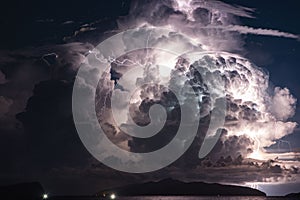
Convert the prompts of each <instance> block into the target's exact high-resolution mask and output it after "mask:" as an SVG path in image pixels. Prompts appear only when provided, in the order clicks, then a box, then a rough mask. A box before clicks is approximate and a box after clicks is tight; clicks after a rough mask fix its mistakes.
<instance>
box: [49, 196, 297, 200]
mask: <svg viewBox="0 0 300 200" xmlns="http://www.w3.org/2000/svg"><path fill="white" fill-rule="evenodd" d="M51 199H52V198H50V199H49V200H51ZM294 199H295V200H297V198H284V197H259V196H222V197H217V196H201V197H200V196H137V197H117V198H116V200H294ZM53 200H107V199H103V198H74V199H72V198H53Z"/></svg>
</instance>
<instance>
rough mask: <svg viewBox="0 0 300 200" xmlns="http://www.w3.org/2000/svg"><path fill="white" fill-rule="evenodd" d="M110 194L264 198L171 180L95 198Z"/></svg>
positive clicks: (242, 189)
mask: <svg viewBox="0 0 300 200" xmlns="http://www.w3.org/2000/svg"><path fill="white" fill-rule="evenodd" d="M111 194H117V195H118V196H158V195H159V196H180V195H184V196H266V194H265V193H264V192H261V191H259V190H256V189H252V188H248V187H242V186H233V185H221V184H218V183H204V182H189V183H186V182H182V181H178V180H173V179H165V180H162V181H158V182H147V183H142V184H132V185H128V186H124V187H117V188H110V189H106V190H103V191H100V192H99V193H97V196H109V195H111Z"/></svg>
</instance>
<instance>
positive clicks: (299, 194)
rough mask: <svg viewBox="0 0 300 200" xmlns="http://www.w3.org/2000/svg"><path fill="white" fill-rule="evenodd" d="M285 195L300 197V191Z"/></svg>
mask: <svg viewBox="0 0 300 200" xmlns="http://www.w3.org/2000/svg"><path fill="white" fill-rule="evenodd" d="M285 197H289V198H297V199H300V192H298V193H291V194H287V195H285Z"/></svg>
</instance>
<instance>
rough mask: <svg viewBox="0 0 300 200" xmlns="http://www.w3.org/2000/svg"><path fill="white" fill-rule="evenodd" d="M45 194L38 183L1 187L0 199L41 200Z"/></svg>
mask: <svg viewBox="0 0 300 200" xmlns="http://www.w3.org/2000/svg"><path fill="white" fill-rule="evenodd" d="M44 193H45V191H44V189H43V187H42V185H41V184H40V183H38V182H30V183H19V184H14V185H8V186H0V199H3V200H4V199H5V200H40V199H42V197H43V194H44Z"/></svg>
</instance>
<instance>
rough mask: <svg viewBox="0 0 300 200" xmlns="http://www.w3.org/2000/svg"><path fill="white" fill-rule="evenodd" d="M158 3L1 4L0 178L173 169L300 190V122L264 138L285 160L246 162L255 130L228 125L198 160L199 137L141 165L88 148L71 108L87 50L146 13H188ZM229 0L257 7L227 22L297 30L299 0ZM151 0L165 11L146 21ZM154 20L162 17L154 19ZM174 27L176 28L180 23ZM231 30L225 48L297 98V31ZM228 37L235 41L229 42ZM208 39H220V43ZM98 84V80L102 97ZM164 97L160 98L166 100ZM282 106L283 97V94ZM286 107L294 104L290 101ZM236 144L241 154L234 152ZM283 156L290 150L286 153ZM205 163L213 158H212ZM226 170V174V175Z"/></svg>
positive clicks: (186, 175)
mask: <svg viewBox="0 0 300 200" xmlns="http://www.w3.org/2000/svg"><path fill="white" fill-rule="evenodd" d="M153 2H154V3H153ZM153 2H152V3H151V1H140V2H139V3H137V4H132V5H137V6H136V7H133V6H130V5H131V2H130V1H129V0H119V1H118V0H110V1H100V0H86V1H75V2H74V1H65V0H64V1H58V0H52V1H48V0H45V1H38V0H28V1H20V0H12V1H10V2H9V3H2V5H1V6H0V9H1V10H0V16H1V17H0V24H1V27H2V28H1V32H0V44H1V45H0V137H1V139H0V156H1V165H0V185H8V184H13V183H18V182H30V181H39V182H41V183H42V185H43V186H44V188H45V190H46V191H47V192H49V194H93V193H95V192H97V191H100V190H101V189H103V188H105V187H114V186H120V185H126V184H129V183H139V182H144V181H150V180H160V179H164V178H170V177H171V178H174V179H180V180H184V181H195V180H199V181H206V182H219V183H228V184H236V185H246V186H252V187H255V188H257V189H260V190H262V191H264V192H266V193H267V194H268V195H285V194H287V193H289V192H299V191H298V190H299V188H300V187H299V186H300V176H299V173H300V172H299V167H300V164H299V159H300V157H299V155H300V129H299V128H298V126H295V127H294V128H293V131H292V133H290V134H289V133H286V134H284V135H283V137H281V138H275V139H273V141H272V142H273V143H272V144H271V145H268V146H264V150H265V151H267V152H268V153H274V154H275V153H278V156H277V157H279V160H275V161H274V162H273V161H270V160H268V159H264V160H260V161H257V163H258V164H257V165H258V166H256V168H255V170H252V168H251V167H253V166H252V165H251V166H250V164H249V163H250V161H249V160H247V158H246V157H247V156H246V154H247V152H245V154H243V152H242V150H241V149H246V148H247V147H248V146H249V145H250V144H251V142H250V139H251V138H250V139H249V138H247V137H244V136H241V135H236V136H235V135H230V134H229V135H227V136H226V135H225V134H224V137H223V136H222V137H221V139H220V141H219V142H218V143H217V144H216V147H215V148H214V149H213V151H212V152H211V154H209V157H210V159H211V160H207V159H203V160H201V162H200V161H199V158H197V152H198V151H199V146H197V144H193V145H194V146H192V147H191V148H190V149H189V150H188V151H187V152H186V154H185V155H184V156H183V157H181V158H180V159H179V160H177V161H176V162H175V163H173V164H171V165H170V166H168V167H167V168H165V169H161V170H158V171H155V172H150V173H145V174H132V173H126V172H120V171H117V170H114V169H111V168H109V167H107V166H105V165H104V164H102V163H101V162H99V161H98V160H97V159H95V158H94V157H93V156H92V155H91V154H90V153H89V152H88V151H87V149H86V148H85V146H84V145H83V143H82V141H81V140H80V138H79V136H78V134H77V131H76V128H75V125H74V121H73V114H72V91H73V85H74V80H75V77H76V73H77V71H78V68H79V66H80V64H81V62H82V61H83V59H84V57H85V56H87V55H88V54H89V52H90V51H91V50H92V49H93V48H94V47H95V46H97V45H98V44H99V43H100V42H102V41H103V40H105V39H107V38H109V37H110V36H112V35H114V34H115V33H116V32H121V31H124V30H126V28H129V27H130V28H134V27H135V25H137V24H138V23H136V24H135V23H134V22H135V20H136V21H138V20H141V21H143V20H145V21H147V22H148V23H149V24H151V25H153V26H159V25H160V24H163V23H169V24H172V23H173V22H174V23H175V24H176V23H177V21H176V20H177V19H178V20H180V19H181V18H179V17H178V18H175V17H174V19H173V18H172V20H169V21H167V20H166V21H167V22H166V21H164V19H165V18H167V17H169V16H170V15H172V14H174V15H176V16H182V15H184V11H182V10H181V11H176V12H175V11H174V9H175V8H169V7H168V5H171V3H170V2H172V1H171V0H170V1H153ZM155 2H157V5H163V6H161V9H160V7H159V6H157V7H155V6H153V5H154V4H155ZM214 2H218V1H214ZM223 2H225V3H227V4H230V5H240V6H243V7H248V8H252V10H251V11H249V12H250V13H251V15H252V16H253V17H243V16H241V15H239V14H232V13H231V14H232V15H229V17H228V21H229V23H231V22H232V23H234V24H239V25H241V26H242V25H243V26H247V27H252V28H257V29H259V28H262V29H273V30H279V31H282V32H285V33H290V34H294V35H299V34H300V23H299V22H298V19H300V12H299V8H300V2H298V1H297V0H286V1H259V0H252V1H246V0H224V1H223ZM151 5H152V6H151ZM214 5H216V6H215V9H221V10H222V9H225V8H226V7H225V6H224V5H223V4H218V3H216V4H214ZM234 8H238V9H240V10H238V11H240V12H244V11H245V10H243V9H242V8H240V7H234ZM155 9H158V10H159V12H157V13H159V14H157V13H156V14H157V15H159V16H156V15H151V17H153V19H152V18H151V19H150V17H149V20H148V18H147V19H146V18H145V16H146V17H147V14H149V13H150V14H151V12H152V10H155ZM207 9H208V10H209V9H210V8H207ZM145 10H146V12H144V11H145ZM246 11H247V9H246ZM148 12H149V13H148ZM153 12H154V11H153ZM224 12H225V11H224ZM170 13H171V14H170ZM203 13H205V12H203ZM143 17H144V18H143ZM200 17H201V16H200ZM202 17H203V15H202ZM226 19H227V18H226ZM155 20H157V21H158V20H161V21H160V22H159V23H158V22H157V21H155ZM185 20H186V21H188V19H186V18H185V19H184V20H182V21H180V22H178V23H179V24H180V23H185ZM174 27H175V29H176V25H174ZM182 30H183V29H182ZM247 30H248V31H249V29H247ZM175 31H177V30H175ZM178 31H181V30H178ZM226 33H227V32H226ZM231 33H232V32H230V33H228V35H227V34H226V37H227V38H221V39H224V47H223V46H222V49H221V50H222V51H227V52H230V53H235V54H238V55H240V56H243V57H245V58H247V59H249V60H250V61H251V62H252V63H254V64H255V65H257V66H258V67H260V68H261V70H262V71H264V72H265V74H268V76H269V81H270V82H269V87H268V88H267V89H266V92H267V93H268V94H270V96H271V97H273V96H272V95H274V94H273V93H274V88H275V87H280V88H288V90H289V92H288V95H289V94H292V96H293V98H288V97H289V96H288V97H287V98H288V99H289V100H291V101H292V99H300V79H299V77H298V76H299V74H300V68H299V58H300V42H299V41H300V39H299V37H298V39H295V38H287V37H277V36H270V35H261V34H251V33H247V34H245V33H241V32H234V33H232V34H231ZM208 35H209V34H208ZM212 37H214V36H212ZM219 37H220V36H219V35H218V36H217V37H216V38H217V39H220V38H219ZM230 38H231V39H233V40H234V41H235V43H233V42H231V41H230V40H229V39H230ZM212 44H213V45H212V48H214V47H215V46H214V45H215V43H212ZM226 45H227V46H226ZM206 46H208V45H206ZM122 72H123V71H122V70H120V71H118V69H116V68H113V67H112V70H111V71H110V73H111V74H110V79H109V80H110V81H118V80H119V79H120V76H121V74H122ZM119 87H120V88H122V85H121V84H120V86H119ZM102 90H103V89H101V87H100V95H99V96H100V99H101V95H102V93H101V91H102ZM166 98H167V97H166ZM170 98H171V99H172V98H173V97H172V96H171V97H170ZM159 102H160V103H161V102H162V103H163V101H162V100H160V101H159ZM274 102H275V103H273V104H272V106H273V107H276V109H275V111H274V109H273V111H270V112H272V113H273V114H274V113H275V114H274V116H275V117H277V116H281V115H280V114H278V112H279V113H280V112H281V110H280V109H282V112H283V113H285V111H286V110H285V108H286V107H284V106H282V107H281V106H278V107H277V106H276V101H274ZM278 102H279V103H281V102H282V101H281V100H280V101H278ZM147 103H148V104H147ZM152 103H153V102H151V101H150V102H146V103H145V102H144V104H143V105H142V106H141V107H143V106H145V110H147V109H148V110H149V108H148V107H149V105H152ZM283 105H287V104H285V103H283ZM147 106H148V107H147ZM272 106H271V107H272ZM287 106H288V108H290V107H289V106H290V104H288V105H287ZM293 106H295V105H293ZM141 107H140V109H141ZM273 107H272V108H273ZM143 108H144V107H143ZM291 109H292V108H291ZM245 112H246V111H245ZM293 112H294V113H295V114H294V115H292V114H290V113H289V114H287V116H288V117H282V118H280V117H278V121H283V122H284V123H288V122H296V123H297V124H299V123H300V109H299V107H298V106H296V107H295V110H294V111H291V113H293ZM135 117H136V116H135ZM176 120H177V119H176ZM141 121H143V120H141ZM104 125H105V129H106V130H108V131H110V132H113V133H112V134H115V132H114V131H115V129H114V125H112V124H109V123H105V124H104ZM172 128H173V127H171V128H170V127H169V128H166V129H165V130H164V131H165V132H166V133H168V132H170V131H172V130H173V129H172ZM275 128H276V127H275ZM269 129H270V132H272V131H273V130H272V127H271V128H269ZM163 133H164V132H163ZM163 133H162V134H163ZM168 137H169V136H168ZM170 137H171V136H170ZM263 138H264V139H265V137H263ZM114 139H115V141H117V143H118V142H119V144H120V145H121V141H124V138H122V140H121V139H120V140H119V138H114ZM164 139H166V138H165V137H158V138H156V139H155V138H154V142H149V143H146V144H143V143H140V141H139V140H135V139H134V140H132V141H131V143H130V145H128V146H129V147H130V149H131V150H133V151H146V150H147V148H148V146H147V145H149V148H150V149H151V148H157V146H161V145H163V144H164V143H166V142H168V141H169V140H170V138H167V141H165V140H164ZM268 139H269V138H268ZM122 144H123V143H122ZM266 144H269V143H266ZM151 145H154V147H152V146H151ZM247 145H248V146H247ZM145 146H146V148H145ZM250 146H251V145H250ZM144 148H145V149H144ZM226 148H229V149H226ZM249 148H250V147H249ZM195 149H196V150H195ZM220 149H225V150H226V153H224V154H222V153H220V151H221V150H220ZM252 150H253V149H252ZM249 151H250V150H249ZM237 152H241V153H240V154H237ZM248 153H249V152H248ZM280 153H285V154H284V155H283V154H280ZM239 155H240V156H241V157H239ZM220 156H222V158H221V157H220ZM281 156H286V157H283V158H282V159H280V158H281ZM224 157H225V158H228V160H227V161H224V162H225V163H226V166H223V168H222V167H220V165H219V163H220V162H223V160H224ZM229 157H230V159H229ZM241 159H243V161H242V160H241ZM254 159H256V158H254ZM257 159H258V160H259V158H257ZM208 162H212V163H213V164H211V165H212V166H210V164H208ZM199 163H201V164H199ZM249 166H250V167H249ZM250 168H251V170H249V169H250ZM253 169H254V167H253ZM226 174H228V175H229V176H228V177H226ZM287 177H288V178H287Z"/></svg>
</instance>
